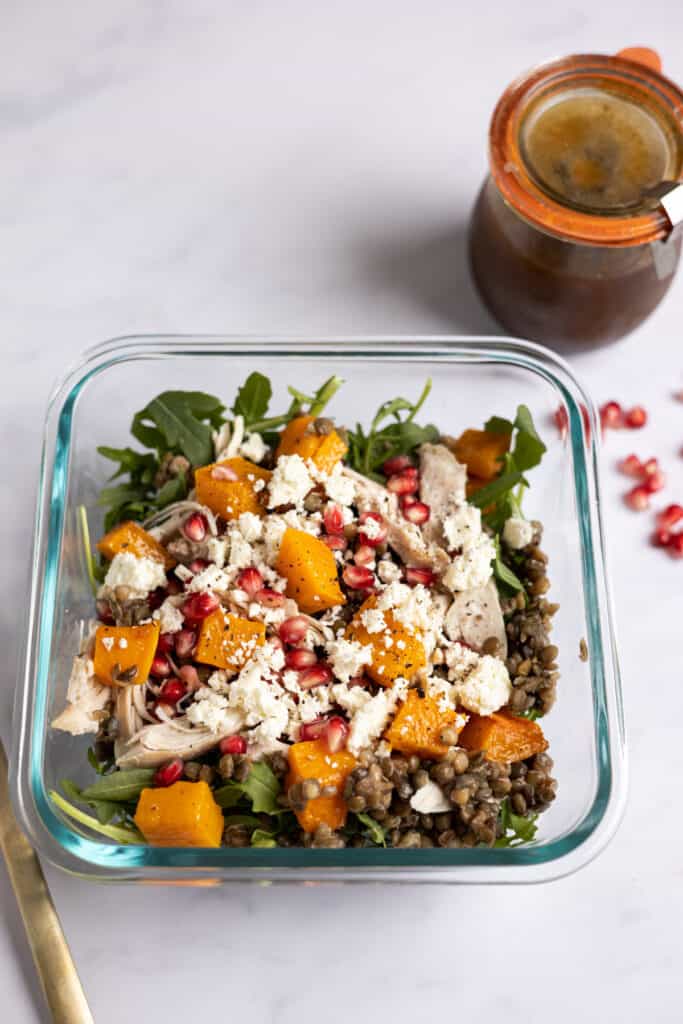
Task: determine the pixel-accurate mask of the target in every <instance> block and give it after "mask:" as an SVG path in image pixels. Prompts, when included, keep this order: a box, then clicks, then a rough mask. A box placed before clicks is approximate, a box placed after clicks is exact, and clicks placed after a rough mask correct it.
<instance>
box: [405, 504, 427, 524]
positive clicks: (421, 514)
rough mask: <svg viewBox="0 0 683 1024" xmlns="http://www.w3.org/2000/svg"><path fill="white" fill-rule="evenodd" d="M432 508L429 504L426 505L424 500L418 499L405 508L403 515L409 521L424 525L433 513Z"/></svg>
mask: <svg viewBox="0 0 683 1024" xmlns="http://www.w3.org/2000/svg"><path fill="white" fill-rule="evenodd" d="M431 512H432V510H431V509H430V507H429V505H425V503H424V501H416V502H415V503H414V504H413V505H408V507H407V508H404V509H403V515H404V516H405V518H406V519H407V520H408V522H409V523H415V524H416V525H417V526H422V524H423V523H426V522H427V520H428V519H429V517H430V515H431Z"/></svg>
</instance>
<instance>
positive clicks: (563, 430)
mask: <svg viewBox="0 0 683 1024" xmlns="http://www.w3.org/2000/svg"><path fill="white" fill-rule="evenodd" d="M553 421H554V423H555V426H556V427H557V429H558V430H559V432H560V437H562V438H564V437H566V436H567V430H568V428H569V414H568V412H567V410H566V408H565V407H564V406H563V405H560V406H558V407H557V409H556V410H555V412H554V413H553Z"/></svg>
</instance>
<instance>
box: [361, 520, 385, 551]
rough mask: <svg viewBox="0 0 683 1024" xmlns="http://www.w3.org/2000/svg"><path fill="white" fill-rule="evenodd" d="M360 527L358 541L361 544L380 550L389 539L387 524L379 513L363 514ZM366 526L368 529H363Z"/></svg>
mask: <svg viewBox="0 0 683 1024" xmlns="http://www.w3.org/2000/svg"><path fill="white" fill-rule="evenodd" d="M370 524H373V525H370ZM358 525H359V526H360V530H359V532H358V539H359V540H360V542H361V544H367V545H368V547H371V548H378V547H379V546H380V544H383V543H384V541H385V540H386V539H387V524H386V522H385V520H384V517H383V516H381V515H380V514H379V512H361V514H360V516H359V518H358ZM364 526H365V527H366V529H363V527H364Z"/></svg>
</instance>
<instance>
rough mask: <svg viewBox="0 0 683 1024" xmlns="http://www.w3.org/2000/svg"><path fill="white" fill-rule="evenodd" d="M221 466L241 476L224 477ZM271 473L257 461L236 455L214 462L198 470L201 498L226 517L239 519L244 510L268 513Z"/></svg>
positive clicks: (198, 486) (197, 483)
mask: <svg viewBox="0 0 683 1024" xmlns="http://www.w3.org/2000/svg"><path fill="white" fill-rule="evenodd" d="M221 467H223V468H224V469H226V470H227V471H228V472H230V473H231V474H234V475H235V476H236V477H237V479H236V480H231V479H224V477H223V476H221ZM270 477H271V473H270V471H269V470H267V469H262V468H261V466H257V465H256V463H255V462H249V461H248V460H247V459H243V458H241V457H239V456H238V457H236V458H234V459H224V460H223V461H222V462H212V463H211V465H209V466H201V468H200V469H196V470H195V474H194V483H195V492H196V496H197V501H199V502H201V504H202V505H206V507H207V508H210V509H211V511H212V512H214V513H215V514H216V515H217V516H222V518H223V519H237V518H238V516H241V515H242V513H243V512H252V513H253V514H254V515H257V516H262V515H263V514H264V513H265V499H264V495H265V493H266V485H267V483H268V481H269V480H270Z"/></svg>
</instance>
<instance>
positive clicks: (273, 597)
mask: <svg viewBox="0 0 683 1024" xmlns="http://www.w3.org/2000/svg"><path fill="white" fill-rule="evenodd" d="M254 600H255V601H258V603H259V604H263V605H265V606H266V608H281V607H282V605H283V604H284V603H285V595H284V594H280V593H279V592H278V591H277V590H271V589H270V587H261V589H260V590H258V591H257V592H256V593H255V594H254Z"/></svg>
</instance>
